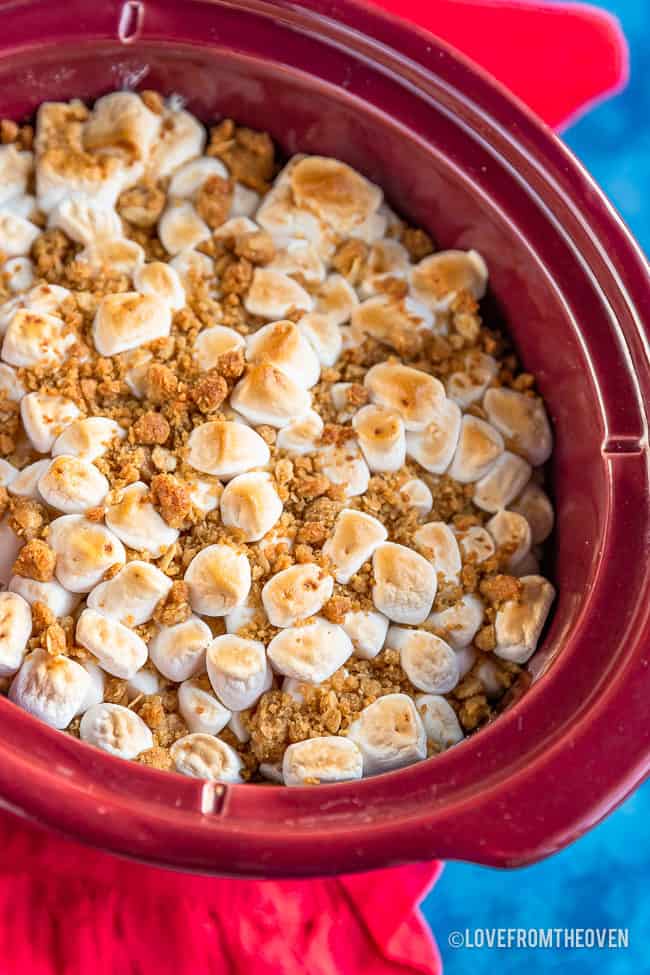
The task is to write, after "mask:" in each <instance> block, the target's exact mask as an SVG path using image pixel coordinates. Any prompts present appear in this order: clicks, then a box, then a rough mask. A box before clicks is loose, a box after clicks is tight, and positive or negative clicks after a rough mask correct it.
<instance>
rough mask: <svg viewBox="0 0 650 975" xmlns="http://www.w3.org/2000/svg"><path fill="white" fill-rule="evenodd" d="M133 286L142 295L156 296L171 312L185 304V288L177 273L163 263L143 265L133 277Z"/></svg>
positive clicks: (155, 262) (154, 262) (153, 262)
mask: <svg viewBox="0 0 650 975" xmlns="http://www.w3.org/2000/svg"><path fill="white" fill-rule="evenodd" d="M133 285H134V287H135V288H136V290H137V291H139V292H140V294H142V295H157V296H158V297H159V298H162V299H163V301H165V302H166V303H167V304H168V305H169V307H170V308H171V309H172V311H178V310H179V308H182V307H183V306H184V304H185V288H184V287H183V283H182V281H181V278H180V275H179V273H178V271H177V270H176V269H175V268H173V267H172V266H171V265H170V264H165V263H164V262H163V261H152V262H151V264H143V265H142V266H141V267H139V268H138V269H137V270H136V272H135V274H134V275H133Z"/></svg>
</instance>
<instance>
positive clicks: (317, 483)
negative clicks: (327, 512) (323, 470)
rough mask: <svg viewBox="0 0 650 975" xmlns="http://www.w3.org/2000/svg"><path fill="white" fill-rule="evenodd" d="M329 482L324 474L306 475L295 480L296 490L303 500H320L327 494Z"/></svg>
mask: <svg viewBox="0 0 650 975" xmlns="http://www.w3.org/2000/svg"><path fill="white" fill-rule="evenodd" d="M329 487H330V482H329V480H328V478H326V477H325V475H324V474H314V475H307V476H305V477H300V478H299V479H297V484H296V490H297V491H298V493H299V495H300V497H303V498H307V499H309V498H320V497H321V496H322V495H323V494H327V492H328V490H329Z"/></svg>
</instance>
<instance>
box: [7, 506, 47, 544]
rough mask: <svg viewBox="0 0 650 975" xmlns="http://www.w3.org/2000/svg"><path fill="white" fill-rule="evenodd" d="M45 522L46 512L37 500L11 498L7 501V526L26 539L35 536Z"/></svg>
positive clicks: (28, 539)
mask: <svg viewBox="0 0 650 975" xmlns="http://www.w3.org/2000/svg"><path fill="white" fill-rule="evenodd" d="M47 522H48V516H47V512H46V510H45V508H44V507H43V505H42V504H39V502H38V501H33V500H32V499H31V498H12V499H11V501H10V502H9V527H10V528H13V530H14V531H15V532H16V534H17V535H19V536H20V537H21V538H24V539H26V541H30V540H31V539H32V538H36V537H37V536H38V535H39V534H40V532H41V531H42V529H43V526H44V525H46V524H47Z"/></svg>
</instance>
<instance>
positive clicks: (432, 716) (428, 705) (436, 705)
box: [415, 694, 465, 750]
mask: <svg viewBox="0 0 650 975" xmlns="http://www.w3.org/2000/svg"><path fill="white" fill-rule="evenodd" d="M415 706H416V708H417V711H418V714H419V715H420V717H421V719H422V724H423V725H424V730H425V731H426V734H427V738H428V739H429V741H431V742H433V744H434V745H437V746H438V747H439V748H441V749H443V750H445V749H447V748H451V747H452V746H453V745H457V744H458V742H460V741H462V740H463V738H464V737H465V736H464V735H463V729H462V728H461V726H460V722H459V721H458V718H457V717H456V712H455V711H454V709H453V708H452V706H451V704H450V703H449V701H447V700H445V698H444V697H441V696H440V695H439V694H418V696H417V697H416V699H415Z"/></svg>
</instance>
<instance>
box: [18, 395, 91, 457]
mask: <svg viewBox="0 0 650 975" xmlns="http://www.w3.org/2000/svg"><path fill="white" fill-rule="evenodd" d="M78 416H79V408H78V407H77V405H76V404H75V403H73V401H72V400H71V399H68V398H67V397H66V396H57V395H56V394H50V393H27V395H26V396H23V398H22V400H21V402H20V418H21V420H22V421H23V427H24V428H25V433H26V434H27V436H28V437H29V439H30V441H31V443H32V446H33V447H34V450H35V451H36V452H37V453H39V454H47V453H49V452H50V450H51V449H52V445H53V444H54V441H55V440H56V438H57V437H58V436H59V434H60V433H62V432H63V430H65V428H66V427H67V426H68V424H69V423H72V421H73V420H76V419H77V417H78Z"/></svg>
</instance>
